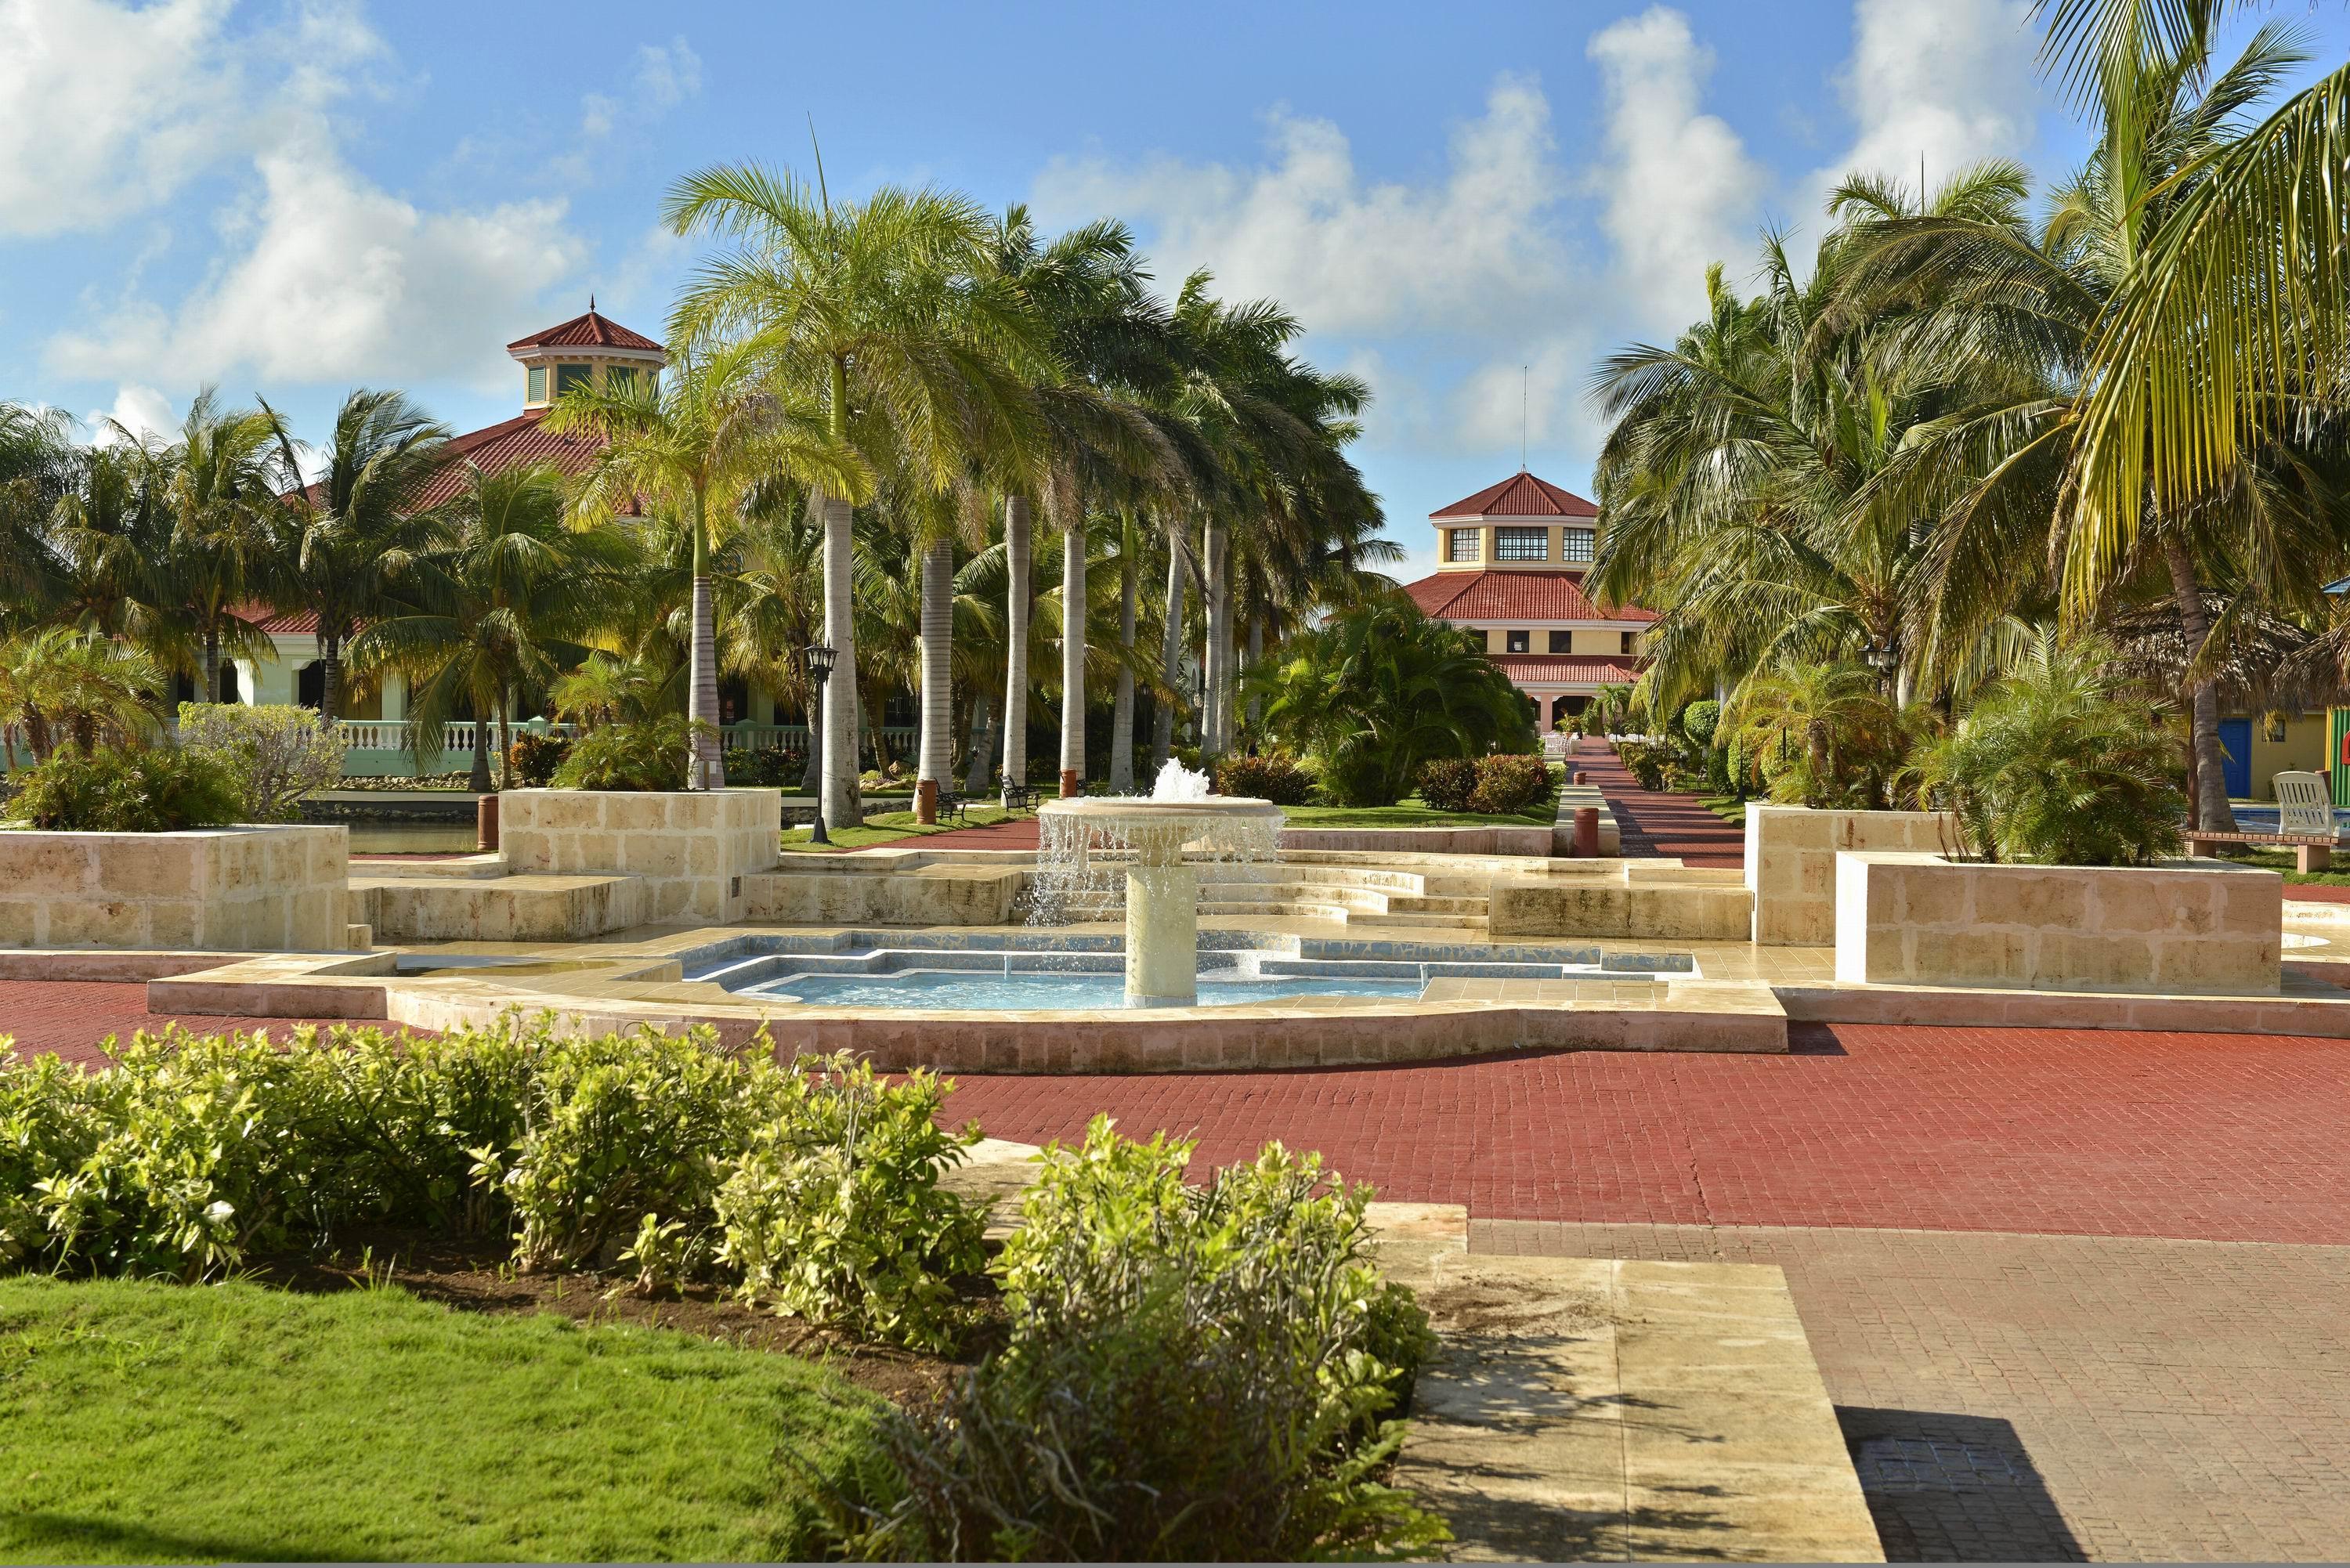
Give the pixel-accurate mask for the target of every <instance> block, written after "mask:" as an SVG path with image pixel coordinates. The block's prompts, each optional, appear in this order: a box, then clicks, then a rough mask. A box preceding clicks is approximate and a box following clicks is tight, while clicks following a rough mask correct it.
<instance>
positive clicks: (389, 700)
mask: <svg viewBox="0 0 2350 1568" xmlns="http://www.w3.org/2000/svg"><path fill="white" fill-rule="evenodd" d="M381 691H382V692H383V716H384V718H385V719H386V720H392V719H405V718H407V717H408V677H406V676H405V675H402V674H401V673H400V671H398V670H385V671H384V672H383V683H382V687H381Z"/></svg>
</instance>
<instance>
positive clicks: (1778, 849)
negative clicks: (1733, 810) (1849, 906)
mask: <svg viewBox="0 0 2350 1568" xmlns="http://www.w3.org/2000/svg"><path fill="white" fill-rule="evenodd" d="M1942 820H1943V819H1942V814H1941V813H1939V812H1933V811H1814V810H1813V809H1812V808H1811V807H1810V806H1807V805H1764V804H1763V803H1762V802H1760V801H1749V802H1748V803H1747V805H1746V890H1747V891H1748V892H1750V893H1752V894H1753V895H1754V926H1753V930H1752V940H1754V941H1756V942H1759V943H1762V944H1763V945H1764V946H1767V947H1803V948H1824V947H1826V946H1828V945H1829V944H1830V943H1832V942H1834V941H1835V934H1836V856H1837V855H1838V854H1839V853H1840V852H1842V851H1845V850H1870V849H1885V850H1912V851H1917V852H1919V853H1929V854H1930V853H1939V852H1940V851H1941V850H1942V849H1943V848H1944V847H1945V844H1944V832H1945V830H1944V828H1943V826H1942Z"/></svg>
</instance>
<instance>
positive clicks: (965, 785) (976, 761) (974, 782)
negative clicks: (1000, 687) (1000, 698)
mask: <svg viewBox="0 0 2350 1568" xmlns="http://www.w3.org/2000/svg"><path fill="white" fill-rule="evenodd" d="M994 752H995V723H994V709H993V707H991V706H990V705H989V703H988V700H987V693H986V692H984V691H978V692H974V693H972V699H971V759H970V761H968V762H967V763H964V764H963V770H962V793H963V794H965V795H967V796H968V795H974V794H978V793H979V792H980V791H981V790H983V789H985V788H986V787H987V767H988V764H989V763H992V762H993V761H994V760H995V757H994Z"/></svg>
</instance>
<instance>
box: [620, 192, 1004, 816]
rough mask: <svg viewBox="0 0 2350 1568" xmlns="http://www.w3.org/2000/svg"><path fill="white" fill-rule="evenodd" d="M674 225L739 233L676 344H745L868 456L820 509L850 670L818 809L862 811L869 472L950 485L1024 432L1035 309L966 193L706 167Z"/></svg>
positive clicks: (826, 487)
mask: <svg viewBox="0 0 2350 1568" xmlns="http://www.w3.org/2000/svg"><path fill="white" fill-rule="evenodd" d="M663 213H664V216H665V218H666V219H667V221H668V222H669V223H670V224H671V227H672V228H674V229H675V230H676V231H677V232H678V233H679V234H697V233H716V234H724V235H728V236H730V237H732V238H733V240H734V241H736V244H734V245H733V247H732V248H731V249H729V250H727V251H725V252H723V254H719V255H716V256H713V257H712V258H710V259H709V260H707V261H705V262H704V263H703V264H702V265H701V266H700V267H699V268H698V269H697V270H696V272H695V273H694V275H693V276H692V277H691V279H690V280H689V282H688V283H687V285H686V286H685V288H684V291H683V292H682V293H681V295H680V296H679V299H678V303H677V306H676V309H675V310H674V311H673V312H672V314H671V328H670V330H671V340H672V342H673V343H681V344H684V345H686V346H688V347H689V348H691V347H692V346H695V345H700V344H704V343H710V342H716V341H723V340H730V339H736V338H739V339H741V340H742V342H743V344H744V346H745V347H746V348H748V349H749V350H750V351H751V352H752V353H754V355H755V356H756V357H757V358H758V360H759V363H760V364H761V366H762V369H763V371H764V374H765V376H766V377H767V378H768V379H770V381H771V382H772V383H773V385H774V386H775V388H776V389H777V395H778V396H779V397H781V398H783V399H784V400H786V401H788V402H791V403H792V404H793V405H794V406H795V407H797V406H801V405H806V406H809V407H812V408H813V409H815V410H817V412H818V413H819V415H820V417H821V418H822V419H823V421H825V429H826V431H827V435H828V436H829V438H830V440H831V441H832V443H833V445H834V447H835V448H836V449H837V450H840V451H842V452H855V453H856V454H858V457H859V458H861V460H862V467H863V472H857V473H852V472H850V471H849V470H848V468H847V465H846V464H842V465H840V466H839V467H838V468H837V469H836V471H835V472H833V473H831V474H828V475H826V476H824V477H823V478H821V479H820V480H819V481H818V482H817V483H816V491H817V494H818V498H819V504H820V506H821V509H822V511H823V514H824V528H825V545H824V603H825V639H826V641H827V642H828V643H830V644H831V645H832V648H833V651H834V656H835V659H836V669H837V670H838V672H839V675H840V679H839V680H837V682H836V683H835V685H834V686H833V688H832V690H833V691H835V692H837V693H838V694H839V695H838V698H837V700H836V701H832V702H829V703H827V705H826V711H825V736H824V773H825V777H824V791H823V794H824V809H825V812H826V815H827V816H829V817H832V818H833V819H834V820H837V821H847V820H853V819H854V813H855V811H856V799H857V778H858V714H857V708H858V703H857V702H856V701H854V698H853V694H854V692H855V691H856V689H857V679H856V674H857V668H858V662H857V645H856V632H855V625H854V615H855V607H854V603H853V600H852V585H851V579H852V574H853V568H854V559H853V554H854V541H853V539H852V537H851V527H852V522H853V509H854V507H855V506H856V505H857V504H858V503H859V502H861V501H864V500H865V499H867V498H868V496H869V495H870V494H871V493H872V486H873V479H872V477H871V476H873V475H877V474H881V473H903V474H905V475H909V476H914V477H918V478H920V480H922V481H923V482H925V483H928V484H929V485H931V487H932V488H934V489H940V490H943V489H945V488H947V487H949V486H950V485H951V484H953V483H955V482H956V481H957V480H958V479H960V478H962V476H963V475H964V473H965V472H966V465H967V463H968V462H970V461H971V460H972V458H973V457H974V456H975V455H978V454H980V453H982V452H984V450H985V449H987V448H988V447H990V446H992V445H994V444H996V443H998V442H999V441H1003V438H1004V436H1005V434H1006V432H1007V431H1016V430H1017V429H1018V427H1019V426H1020V424H1021V423H1022V415H1023V411H1024V405H1025V402H1026V398H1027V387H1026V383H1025V382H1024V379H1023V378H1022V375H1021V374H1020V369H1026V368H1027V363H1026V362H1030V361H1036V360H1039V359H1041V358H1042V357H1041V355H1039V354H1038V353H1037V352H1036V345H1035V328H1034V324H1033V318H1032V317H1031V315H1030V313H1029V312H1028V311H1027V310H1026V309H1025V307H1024V305H1023V303H1022V301H1021V300H1020V298H1019V297H1018V296H1017V293H1016V291H1014V290H1012V289H1009V288H1007V287H1005V286H1002V285H1001V283H1000V282H999V281H998V280H996V279H994V278H993V276H992V275H991V274H992V270H993V269H992V268H991V266H990V265H989V264H988V241H989V230H988V224H987V222H986V219H985V217H984V216H983V214H982V213H980V211H979V209H978V208H977V207H975V206H974V205H973V204H972V202H969V201H967V200H965V199H964V198H962V197H960V196H952V195H948V194H946V193H944V192H938V191H931V190H925V191H913V192H910V191H904V190H899V189H897V188H895V187H884V188H882V189H880V190H878V191H876V192H873V193H872V194H871V195H869V196H868V197H867V198H866V199H865V200H864V201H862V202H837V203H836V202H832V201H831V200H830V198H829V196H828V194H827V192H826V191H825V189H824V187H823V183H822V179H821V172H820V171H819V178H818V183H817V185H816V188H815V189H814V190H810V189H809V188H808V187H807V186H806V185H805V184H803V183H802V182H799V181H798V180H796V179H795V178H793V177H792V176H791V175H789V174H787V173H786V174H778V173H775V172H773V171H769V170H766V169H763V168H760V167H757V166H755V165H747V164H745V165H735V166H733V167H722V168H712V169H705V170H702V171H699V172H697V173H694V174H691V175H689V176H687V177H686V178H685V179H683V180H681V181H680V182H678V183H677V184H676V185H675V186H674V187H672V188H671V192H670V194H669V198H668V200H667V202H666V203H665V205H664V208H663Z"/></svg>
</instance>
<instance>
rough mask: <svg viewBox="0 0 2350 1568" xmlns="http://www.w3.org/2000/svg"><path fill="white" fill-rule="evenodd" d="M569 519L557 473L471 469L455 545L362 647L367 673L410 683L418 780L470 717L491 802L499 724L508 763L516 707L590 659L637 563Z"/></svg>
mask: <svg viewBox="0 0 2350 1568" xmlns="http://www.w3.org/2000/svg"><path fill="white" fill-rule="evenodd" d="M565 512H566V506H565V499H564V493H563V480H562V476H561V475H560V474H558V473H556V471H555V470H554V469H553V468H551V467H548V466H546V465H544V464H540V465H533V466H527V467H517V468H507V469H502V470H500V471H498V472H495V473H484V472H482V470H481V469H479V468H477V467H475V466H474V465H473V464H472V463H470V462H469V463H467V464H466V465H465V469H464V475H463V489H462V490H460V491H459V492H458V493H457V495H456V496H455V498H454V499H452V501H451V502H450V503H449V504H448V505H447V506H446V507H445V508H444V509H443V519H444V521H445V523H446V524H447V526H448V527H449V529H450V530H451V537H450V538H449V540H448V542H447V544H446V545H443V546H442V548H439V549H436V550H433V551H431V552H429V553H427V554H425V555H422V556H419V557H417V558H415V559H414V560H413V561H412V562H411V563H410V564H409V566H408V567H407V569H406V570H405V571H404V572H403V573H402V574H401V576H400V582H399V591H400V596H401V597H402V599H403V600H405V601H406V602H405V604H404V605H403V606H402V607H400V608H398V609H396V610H393V611H391V612H390V613H387V614H382V615H380V616H378V617H376V618H373V619H371V620H370V621H369V624H368V626H367V628H366V629H364V630H363V631H361V632H360V633H359V637H358V639H356V640H355V642H354V643H353V645H352V659H353V660H354V662H355V663H357V664H358V665H359V668H361V669H363V670H380V669H391V670H400V671H401V672H402V673H403V674H405V675H406V676H407V677H408V680H409V693H410V711H411V718H412V721H413V722H412V723H411V734H412V735H413V736H414V737H415V740H414V742H413V743H414V745H415V748H416V752H417V766H418V771H419V772H423V771H425V770H426V769H428V768H429V767H430V766H431V764H432V763H433V761H434V760H435V759H436V758H437V756H438V753H439V752H440V737H441V734H442V728H443V726H444V725H445V724H446V723H447V722H448V721H449V720H451V719H453V718H457V717H460V716H462V715H464V714H468V713H470V714H471V715H472V716H473V718H474V720H475V721H476V732H475V733H476V739H475V741H474V744H473V788H474V789H475V790H476V791H478V792H482V793H487V791H488V790H489V789H490V787H491V779H490V764H489V757H490V746H489V745H488V743H487V742H488V740H489V731H490V721H491V720H492V719H493V718H494V719H495V720H496V721H497V725H498V740H497V753H498V755H499V756H500V757H501V758H503V757H504V755H505V754H506V740H507V734H506V726H507V722H508V720H509V719H510V717H511V715H512V714H513V711H514V708H515V702H516V701H517V700H518V699H519V698H521V697H522V696H524V695H525V694H526V693H533V692H540V691H546V690H547V689H548V688H549V687H551V686H552V685H553V684H554V683H555V682H556V680H557V679H558V678H559V677H561V676H562V675H563V673H564V672H565V671H566V670H569V669H571V668H572V667H574V666H576V665H578V664H580V663H582V662H583V661H584V660H586V659H587V656H588V653H589V649H588V648H587V646H586V638H587V634H588V633H589V632H591V631H592V629H593V628H595V626H596V624H597V623H598V620H599V619H600V618H601V617H602V614H603V610H604V607H605V605H606V602H607V594H608V588H609V586H610V584H611V583H612V581H613V580H614V579H615V578H617V577H618V576H619V575H620V574H621V573H622V571H623V570H624V568H626V567H627V566H629V565H630V564H631V562H632V561H633V560H634V559H635V554H636V552H635V546H634V545H633V543H632V542H631V541H630V540H629V537H628V535H626V534H624V533H622V532H621V531H620V530H619V528H617V527H615V526H613V525H612V524H609V523H608V522H601V521H590V522H589V523H587V524H586V525H584V526H576V527H567V526H566V519H565Z"/></svg>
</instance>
